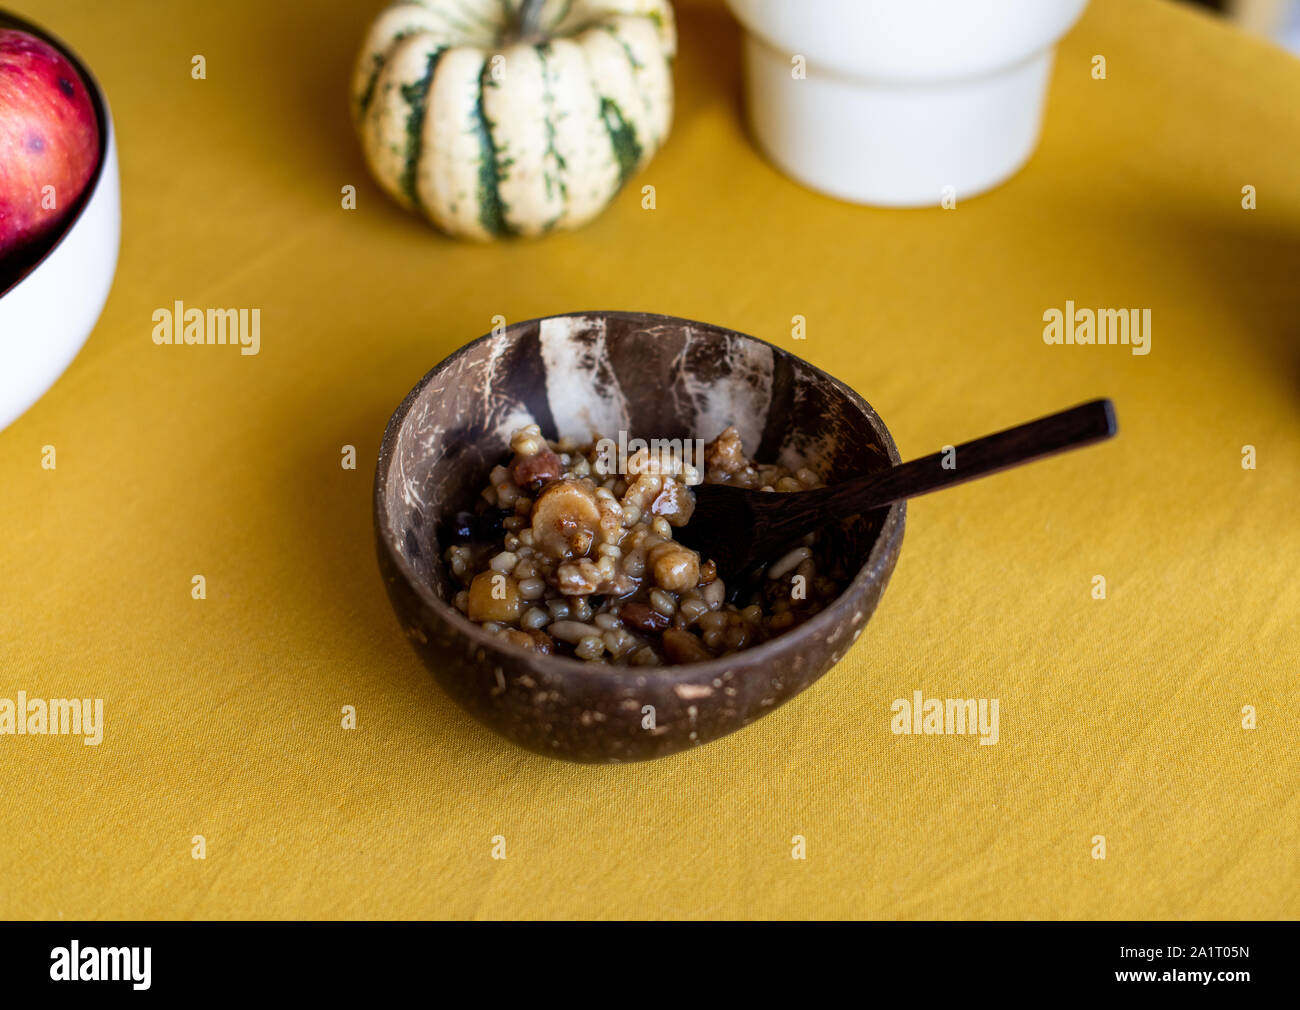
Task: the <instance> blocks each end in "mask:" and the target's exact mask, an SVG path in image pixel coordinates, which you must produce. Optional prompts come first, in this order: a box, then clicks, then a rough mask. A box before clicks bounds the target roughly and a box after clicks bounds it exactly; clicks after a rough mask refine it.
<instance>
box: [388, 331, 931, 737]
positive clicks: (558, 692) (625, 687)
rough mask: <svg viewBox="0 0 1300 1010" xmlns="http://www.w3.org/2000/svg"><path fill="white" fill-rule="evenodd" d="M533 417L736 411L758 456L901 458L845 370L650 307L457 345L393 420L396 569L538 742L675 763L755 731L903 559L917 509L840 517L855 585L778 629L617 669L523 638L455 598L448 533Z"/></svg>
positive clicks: (627, 428) (510, 726)
mask: <svg viewBox="0 0 1300 1010" xmlns="http://www.w3.org/2000/svg"><path fill="white" fill-rule="evenodd" d="M530 422H536V423H537V424H539V425H540V426H541V429H542V433H543V434H544V435H546V436H547V437H548V438H562V437H565V436H569V437H572V438H575V439H577V440H579V441H582V442H586V441H589V440H590V439H591V438H592V436H593V434H597V433H598V434H600V435H603V436H608V437H613V438H617V437H618V434H619V433H620V432H627V437H628V438H638V437H639V438H646V439H649V438H665V439H671V438H683V439H686V438H702V439H705V440H711V439H712V438H714V437H715V436H716V435H717V434H718V433H719V432H720V431H721V430H722V429H723V428H725V427H726V426H727V425H728V424H734V425H735V426H736V428H737V430H738V431H739V432H740V435H741V438H742V440H743V443H744V446H745V450H746V452H747V454H748V455H749V456H750V457H751V458H753V459H756V460H758V461H760V462H778V463H783V464H785V465H788V466H801V465H806V466H808V467H809V468H811V469H812V470H814V471H816V472H817V473H818V474H819V475H820V476H821V477H822V478H823V479H824V480H825V481H826V482H827V483H836V482H838V481H842V480H847V479H849V478H851V477H855V476H858V475H860V474H862V473H866V472H868V471H871V470H877V469H882V468H884V467H888V466H893V465H896V464H897V463H898V462H899V456H898V450H897V449H896V448H895V446H894V442H893V439H892V438H891V437H890V434H889V431H888V429H887V428H886V427H885V425H884V422H883V421H881V420H880V417H879V416H878V415H877V414H876V412H875V411H874V410H873V409H872V408H871V406H870V404H868V403H867V402H866V401H865V400H863V399H862V397H860V396H859V395H858V394H857V393H855V392H854V391H853V390H852V389H850V388H849V387H848V386H846V385H845V384H844V383H842V382H840V381H839V380H837V379H834V378H832V377H831V376H829V375H827V374H826V373H825V372H822V371H820V370H819V369H817V368H815V367H813V366H812V365H810V364H809V363H808V362H806V361H804V360H802V359H801V358H798V357H796V356H795V355H793V354H790V353H788V352H787V351H784V350H782V349H781V348H779V347H775V346H773V345H772V344H768V343H766V342H765V341H762V340H758V339H756V338H754V337H749V336H746V335H744V334H742V333H736V332H735V331H733V330H728V329H725V328H723V327H720V326H713V325H709V324H707V323H696V322H691V321H689V320H686V319H678V318H674V317H671V316H660V315H650V314H646V313H637V312H583V313H576V314H572V315H561V316H550V317H548V318H545V319H534V320H529V321H527V322H522V323H516V324H514V325H513V326H510V327H508V328H507V329H505V330H504V331H503V332H500V333H497V334H489V335H488V336H484V337H482V338H480V339H478V340H476V341H474V342H473V343H470V344H467V345H466V346H464V347H462V348H461V349H460V350H458V351H456V352H455V353H454V354H452V355H451V356H450V357H448V358H447V359H446V360H445V361H443V362H442V363H441V364H439V365H438V366H437V367H435V368H434V369H433V370H432V371H431V372H429V374H428V375H426V376H425V377H424V378H423V379H422V380H421V381H420V383H419V385H417V386H416V387H415V388H414V389H413V390H411V392H410V394H409V395H408V396H407V397H406V399H405V400H404V401H403V402H402V404H401V406H400V407H398V408H397V411H396V413H394V414H393V416H392V419H391V420H390V421H389V423H388V429H387V431H386V432H385V434H384V440H383V445H382V446H381V448H380V452H379V462H378V466H377V468H376V472H375V502H374V505H375V531H376V536H377V550H378V555H379V565H380V569H381V571H382V574H383V577H384V582H385V586H386V588H387V590H388V594H389V598H390V599H391V601H392V604H393V609H394V610H395V611H396V613H397V616H398V619H399V620H400V621H401V623H402V626H403V628H404V629H405V631H406V634H407V636H408V637H409V638H410V640H411V641H412V643H413V644H414V646H415V649H416V651H417V652H418V653H419V655H420V656H421V658H422V659H423V660H424V662H425V664H426V665H427V666H428V667H429V669H430V671H431V672H432V673H433V675H434V677H435V678H436V680H437V681H438V683H439V684H441V685H442V687H443V689H444V690H446V692H447V693H448V694H449V695H451V697H452V698H453V699H455V700H456V702H457V703H459V704H460V705H461V706H462V707H463V708H464V709H466V710H467V711H468V712H469V713H470V714H471V715H473V716H474V717H475V718H476V719H478V720H480V721H481V722H483V723H485V724H486V725H488V726H490V727H491V728H492V729H494V730H496V731H497V732H499V733H501V734H502V735H503V736H506V737H507V738H509V739H510V740H512V741H514V742H515V743H516V744H519V745H520V746H522V747H526V748H528V749H529V750H532V751H535V752H537V753H539V754H546V755H550V756H552V757H557V758H564V759H567V760H570V761H585V762H619V761H639V760H645V759H648V758H656V757H663V756H665V755H668V754H673V753H676V752H678V751H682V750H686V749H688V748H690V747H694V746H697V745H699V744H703V743H707V742H708V741H710V740H715V739H717V738H718V737H720V736H723V735H725V734H727V733H730V732H732V731H733V730H737V729H739V728H741V727H742V726H746V725H748V724H749V723H751V722H753V721H754V720H756V719H758V718H761V717H762V716H764V715H766V714H767V713H768V712H771V711H773V710H774V709H775V708H776V707H777V706H779V705H781V704H782V703H783V702H785V701H788V700H789V699H790V698H792V697H794V695H796V694H798V693H799V692H800V691H802V690H803V689H804V688H806V687H807V686H808V685H809V684H811V683H812V682H813V681H815V680H816V679H817V678H818V677H820V676H821V675H822V674H824V673H825V672H826V671H827V670H829V669H830V668H831V667H832V666H834V665H835V664H836V663H837V662H839V660H840V659H841V657H842V656H843V655H844V653H845V652H846V651H847V650H848V648H849V646H850V645H852V644H853V642H854V641H855V640H856V639H857V637H858V635H859V634H860V633H861V631H862V629H863V627H864V625H865V624H866V622H867V620H868V619H869V618H870V616H871V614H872V612H873V611H874V610H875V608H876V604H877V603H878V602H879V600H880V595H881V593H882V592H884V589H885V585H886V584H887V583H888V581H889V576H890V574H891V573H892V572H893V570H894V564H895V562H896V561H897V559H898V552H899V548H900V546H901V544H902V539H903V523H904V517H905V514H906V506H905V505H904V504H903V503H899V504H896V505H893V506H891V507H890V508H888V509H880V510H877V511H876V512H872V513H869V514H867V515H864V516H855V517H852V518H849V519H846V520H844V521H842V522H840V523H838V524H836V525H834V526H832V527H830V528H828V529H826V530H824V531H822V532H823V536H824V537H825V538H827V540H828V541H829V543H828V548H827V550H826V552H825V553H826V556H827V557H829V558H833V559H837V562H838V564H839V565H840V566H841V568H842V570H841V571H839V572H835V573H833V574H834V575H835V576H837V577H838V578H839V580H840V582H841V584H843V585H844V586H845V588H844V589H843V590H842V592H841V593H840V595H839V596H838V597H837V598H836V599H835V600H834V601H833V602H832V603H831V604H830V605H829V606H828V607H826V609H824V610H822V611H821V612H820V613H818V614H816V615H815V616H814V617H812V618H811V619H809V620H808V621H806V622H805V623H803V624H801V625H798V626H797V627H795V628H793V629H791V630H790V631H787V632H785V633H783V634H781V635H779V636H777V637H775V638H773V639H772V640H770V641H768V642H765V643H763V644H761V645H758V646H756V647H754V648H751V649H747V650H744V651H741V652H738V653H733V654H731V655H727V656H723V657H721V658H719V659H713V660H710V661H708V662H701V663H690V664H685V665H679V666H662V667H613V666H601V665H596V664H590V663H584V662H581V661H579V660H576V659H569V658H566V657H558V656H544V655H539V654H537V653H534V652H530V651H528V650H526V649H522V648H519V647H518V646H515V645H512V644H510V643H507V642H505V641H503V640H501V639H499V638H497V637H495V636H493V635H491V634H489V633H488V632H486V631H484V630H483V629H482V628H480V627H479V626H478V625H476V624H474V623H472V622H470V621H469V620H468V619H467V618H466V617H464V616H463V615H462V614H461V613H460V612H459V611H458V610H456V608H455V607H454V606H453V605H452V603H451V599H452V597H453V596H454V595H455V592H456V590H457V589H458V588H459V587H458V586H456V585H454V584H453V581H452V579H451V576H450V574H449V572H448V570H447V568H446V565H445V563H444V561H443V554H444V552H445V549H446V547H447V542H446V541H445V540H444V539H443V534H444V533H445V532H446V531H447V530H448V529H449V527H450V526H451V522H452V519H453V517H454V516H455V515H456V513H457V512H458V511H461V510H463V509H466V508H469V507H471V506H472V505H473V503H474V502H475V501H476V500H477V499H478V496H479V493H480V492H481V490H482V489H483V488H484V487H486V486H487V484H488V474H489V472H490V471H491V470H492V468H493V467H494V466H495V465H497V464H500V463H503V462H505V461H506V460H507V459H508V457H509V454H510V449H509V440H510V434H511V432H512V431H514V430H515V429H516V428H517V427H519V426H520V425H523V424H528V423H530Z"/></svg>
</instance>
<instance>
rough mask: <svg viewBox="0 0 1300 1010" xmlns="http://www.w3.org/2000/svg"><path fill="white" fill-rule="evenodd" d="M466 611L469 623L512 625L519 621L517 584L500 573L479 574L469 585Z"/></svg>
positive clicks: (510, 577)
mask: <svg viewBox="0 0 1300 1010" xmlns="http://www.w3.org/2000/svg"><path fill="white" fill-rule="evenodd" d="M466 610H467V616H468V617H469V619H470V620H471V621H496V622H497V623H499V624H513V623H514V622H515V621H517V620H519V583H518V582H516V581H515V580H514V578H513V577H512V576H509V575H505V574H502V573H501V572H493V571H486V572H480V573H479V574H478V575H475V576H474V581H473V582H471V583H470V584H469V605H468V607H467V608H466Z"/></svg>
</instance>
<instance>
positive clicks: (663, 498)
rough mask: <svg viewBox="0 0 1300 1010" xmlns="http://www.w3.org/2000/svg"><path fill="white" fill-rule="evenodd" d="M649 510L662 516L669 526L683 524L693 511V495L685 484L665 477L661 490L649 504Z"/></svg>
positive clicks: (688, 520)
mask: <svg viewBox="0 0 1300 1010" xmlns="http://www.w3.org/2000/svg"><path fill="white" fill-rule="evenodd" d="M650 511H651V512H653V513H654V514H655V515H657V516H663V517H664V519H665V520H667V522H668V525H669V526H685V525H686V524H687V523H688V522H690V519H691V513H693V512H694V511H695V495H693V494H691V489H690V488H688V487H687V486H686V485H685V484H682V483H680V482H678V481H675V480H672V479H665V480H664V486H663V490H662V491H660V492H659V496H658V497H657V498H656V499H655V500H654V503H653V504H652V505H651V506H650Z"/></svg>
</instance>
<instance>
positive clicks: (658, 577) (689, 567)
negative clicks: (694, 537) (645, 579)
mask: <svg viewBox="0 0 1300 1010" xmlns="http://www.w3.org/2000/svg"><path fill="white" fill-rule="evenodd" d="M649 557H650V563H651V564H652V565H653V566H654V575H655V584H656V585H658V586H659V588H660V589H667V590H668V591H669V592H673V593H681V592H685V591H686V590H687V589H692V588H694V586H695V584H696V583H697V582H699V580H700V556H699V555H698V554H696V553H695V552H694V551H693V550H691V549H690V548H688V547H683V546H682V545H681V544H679V543H676V542H675V541H672V540H667V541H665V542H664V543H662V544H656V545H655V546H654V547H652V548H650V552H649Z"/></svg>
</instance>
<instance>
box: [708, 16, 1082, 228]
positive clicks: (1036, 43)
mask: <svg viewBox="0 0 1300 1010" xmlns="http://www.w3.org/2000/svg"><path fill="white" fill-rule="evenodd" d="M728 3H729V4H730V6H731V9H732V11H733V12H734V13H735V15H736V17H737V18H739V19H740V22H741V24H742V25H743V26H744V28H745V44H744V48H745V89H746V96H747V103H748V109H749V119H750V125H751V127H752V129H753V132H754V136H755V139H756V140H757V142H758V144H759V145H760V146H761V147H762V148H763V150H764V151H765V152H766V153H767V155H768V156H769V157H770V158H771V160H772V161H773V162H775V163H776V165H777V167H778V168H780V169H781V170H782V171H784V172H785V173H786V174H788V175H790V176H792V177H794V178H795V179H796V180H798V181H799V182H802V183H804V184H805V185H807V186H810V187H812V188H813V189H816V190H820V191H821V192H824V193H828V194H830V195H831V196H836V197H840V198H841V199H845V200H852V201H854V202H856V203H867V204H875V205H878V206H886V207H915V206H930V205H936V204H940V203H942V202H943V200H944V197H945V195H951V196H954V197H957V198H961V197H965V196H972V195H974V194H976V193H979V192H982V191H984V190H986V189H989V188H990V187H992V186H995V185H997V184H998V183H1000V182H1002V181H1003V180H1005V179H1006V178H1007V177H1009V176H1010V175H1012V174H1014V173H1015V172H1016V171H1017V170H1019V168H1020V167H1021V166H1022V165H1023V164H1024V163H1025V161H1027V160H1028V158H1029V156H1030V155H1031V154H1032V153H1033V150H1034V148H1035V147H1036V146H1037V143H1038V131H1039V124H1040V122H1041V119H1042V112H1043V105H1044V101H1045V98H1046V92H1047V81H1048V77H1049V74H1050V71H1051V66H1052V57H1053V54H1054V50H1055V46H1056V43H1057V41H1058V40H1059V39H1060V38H1061V36H1062V35H1064V34H1065V33H1066V31H1068V30H1069V28H1070V26H1071V25H1073V24H1074V22H1075V21H1076V20H1077V19H1078V17H1079V15H1080V14H1081V13H1082V12H1083V8H1084V7H1085V6H1086V5H1087V0H799V2H798V3H795V2H792V0H728ZM796 57H802V58H803V61H804V64H805V67H806V74H807V76H806V78H804V79H799V78H797V77H795V76H794V75H793V74H792V70H793V69H795V58H796ZM1088 69H1089V68H1087V67H1080V68H1079V73H1087V72H1088ZM948 187H951V189H948Z"/></svg>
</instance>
